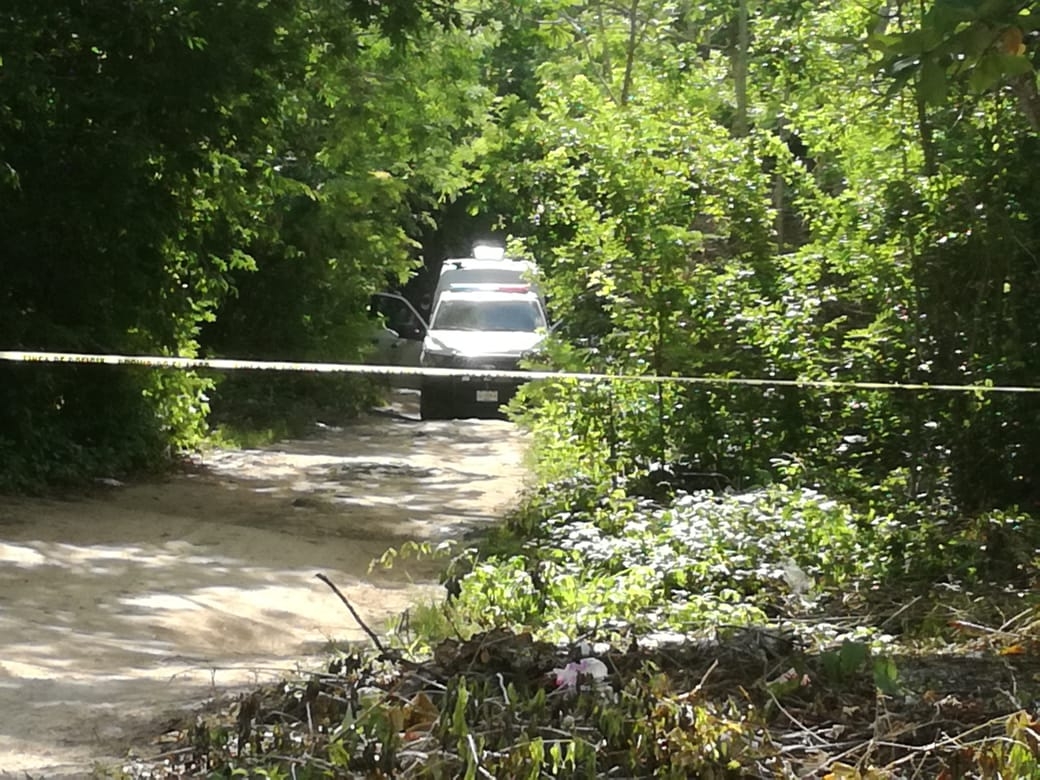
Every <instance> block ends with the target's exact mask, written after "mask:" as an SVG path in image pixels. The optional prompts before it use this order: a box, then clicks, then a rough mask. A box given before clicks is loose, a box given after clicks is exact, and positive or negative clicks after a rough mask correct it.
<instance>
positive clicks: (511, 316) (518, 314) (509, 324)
mask: <svg viewBox="0 0 1040 780" xmlns="http://www.w3.org/2000/svg"><path fill="white" fill-rule="evenodd" d="M430 327H431V328H433V329H434V330H501V331H504V330H512V331H524V332H527V333H533V332H534V331H536V330H537V329H538V328H543V327H545V318H544V317H543V316H542V310H541V307H540V306H539V305H538V303H537V302H536V301H533V300H531V299H529V298H521V299H519V300H516V301H504V300H492V301H463V300H459V299H454V300H442V301H441V304H440V306H438V307H437V311H436V312H435V313H434V315H433V322H432V323H431V324H430Z"/></svg>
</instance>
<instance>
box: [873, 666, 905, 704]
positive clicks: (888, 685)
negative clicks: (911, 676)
mask: <svg viewBox="0 0 1040 780" xmlns="http://www.w3.org/2000/svg"><path fill="white" fill-rule="evenodd" d="M874 685H876V686H877V689H878V690H879V691H881V692H882V693H885V694H888V695H889V696H894V695H895V694H897V693H899V690H900V688H899V670H898V669H897V668H896V662H895V661H893V660H892V659H891V658H878V659H876V660H875V661H874Z"/></svg>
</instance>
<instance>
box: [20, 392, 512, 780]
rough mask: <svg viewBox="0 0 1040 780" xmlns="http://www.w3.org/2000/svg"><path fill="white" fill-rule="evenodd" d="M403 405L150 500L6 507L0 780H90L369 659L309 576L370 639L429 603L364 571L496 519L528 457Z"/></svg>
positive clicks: (240, 456)
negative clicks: (220, 712) (336, 647)
mask: <svg viewBox="0 0 1040 780" xmlns="http://www.w3.org/2000/svg"><path fill="white" fill-rule="evenodd" d="M398 400H399V401H400V403H397V404H395V406H394V407H393V408H392V409H388V410H383V411H382V412H381V413H377V414H373V415H372V416H370V417H368V418H366V419H364V420H362V421H360V422H359V423H358V424H356V425H352V426H350V427H347V428H344V429H335V428H326V429H324V430H322V431H321V432H320V434H319V435H318V436H316V437H315V438H313V439H308V440H305V441H293V442H285V443H282V444H279V445H277V446H274V447H270V448H266V449H263V450H249V451H222V452H214V453H211V454H209V455H207V456H205V457H204V458H203V459H202V460H201V461H200V462H199V463H198V465H197V468H194V469H191V470H189V471H187V472H185V473H184V474H179V475H177V476H174V477H172V478H169V479H167V480H165V481H162V482H155V483H149V484H134V485H122V486H107V487H104V488H103V489H99V492H98V494H97V495H95V496H91V497H89V498H86V499H82V498H81V499H77V500H71V501H56V500H46V501H45V500H25V499H17V500H15V499H0V778H4V779H5V780H7V778H14V777H19V778H22V777H24V776H25V773H26V772H28V773H29V774H30V775H31V776H32V777H33V778H39V777H46V778H51V777H86V776H89V775H90V772H91V770H92V767H93V766H94V764H95V762H100V763H101V764H102V765H105V764H111V763H116V764H118V761H119V760H120V758H121V757H123V756H125V755H126V753H127V750H129V749H131V748H136V749H137V750H144V751H147V744H146V743H147V740H148V739H149V738H150V737H152V736H155V735H156V734H157V733H158V730H161V725H159V724H161V723H162V721H163V719H164V718H165V717H168V716H171V715H172V714H173V713H177V712H184V711H185V710H186V709H190V708H191V707H193V706H195V705H197V704H198V703H199V702H201V701H202V700H204V699H206V698H208V697H211V696H213V695H215V694H218V693H221V692H224V691H227V690H229V689H233V688H235V687H236V686H244V685H251V684H254V683H256V682H258V681H264V680H269V679H275V678H278V677H280V676H281V674H282V673H283V672H286V671H289V672H291V671H294V670H297V669H298V668H300V666H303V667H304V668H308V667H310V666H317V665H320V662H321V659H322V658H323V657H324V655H323V653H324V652H325V651H327V650H328V649H329V648H330V647H331V646H332V644H331V643H334V642H345V641H353V640H360V639H363V638H364V635H363V634H362V633H361V631H360V629H359V628H358V626H357V625H356V624H355V623H354V622H353V620H352V619H351V616H350V614H349V613H348V612H347V610H346V609H345V608H344V607H343V605H342V604H341V603H340V602H339V601H338V600H337V599H336V597H335V595H334V594H333V593H332V592H331V591H330V590H329V589H328V588H327V587H326V586H325V585H324V584H322V583H321V582H320V581H318V580H317V579H315V576H314V575H315V574H316V573H318V572H323V573H325V574H327V575H328V576H329V577H330V578H331V579H332V580H333V581H334V582H336V583H337V584H338V585H339V587H340V588H341V590H343V592H344V594H345V595H346V596H347V598H348V599H350V601H351V602H352V603H353V604H354V606H355V607H357V609H358V610H359V612H360V613H361V615H362V617H363V618H364V620H365V621H366V622H367V623H368V624H369V625H372V626H373V627H376V628H378V627H379V626H380V625H381V624H382V623H383V622H384V621H385V620H386V618H387V617H389V616H391V615H395V614H399V613H400V612H402V611H404V610H405V609H406V608H407V607H408V606H410V605H412V604H414V603H416V602H418V601H422V600H428V599H430V598H434V597H437V596H439V595H440V594H441V593H442V592H443V591H442V590H441V588H440V587H439V586H438V585H436V582H435V580H434V579H433V576H434V572H433V569H432V568H431V566H430V565H429V564H425V565H424V564H413V565H411V566H408V565H407V564H399V565H397V566H395V567H394V568H393V569H392V570H390V571H389V572H385V571H377V572H375V573H373V574H369V573H368V565H369V562H370V561H371V560H372V559H373V558H375V557H377V556H379V555H381V554H382V553H383V552H384V551H385V550H386V549H387V548H388V547H393V546H399V545H400V544H401V543H402V542H404V541H406V540H408V539H430V540H439V539H445V538H453V537H458V536H460V535H462V534H463V533H464V532H465V531H466V530H468V529H470V528H473V527H478V526H481V525H485V524H487V523H488V522H491V521H493V520H494V519H495V518H497V517H498V516H500V514H501V512H502V510H503V509H504V508H506V507H507V506H508V505H509V504H510V503H511V502H512V500H513V499H514V498H515V496H516V494H517V492H518V490H519V489H520V486H521V481H522V474H523V471H522V464H521V458H522V446H521V437H520V435H519V434H518V433H517V432H516V430H515V429H514V428H513V427H512V426H511V425H509V424H508V423H505V422H501V421H493V420H482V421H477V420H453V421H443V422H419V421H418V419H417V415H416V406H417V405H416V403H415V401H416V400H417V398H416V397H415V396H399V397H398Z"/></svg>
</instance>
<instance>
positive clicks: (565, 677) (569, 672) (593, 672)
mask: <svg viewBox="0 0 1040 780" xmlns="http://www.w3.org/2000/svg"><path fill="white" fill-rule="evenodd" d="M553 673H554V674H555V675H556V687H557V688H576V687H577V685H578V678H579V677H580V676H581V675H585V676H587V677H589V678H591V679H592V681H593V682H595V683H598V682H600V681H601V680H605V679H606V677H607V665H606V664H605V663H603V662H602V661H601V660H599V659H598V658H582V659H581V660H580V661H575V662H571V663H569V664H567V665H566V666H565V667H563V668H562V669H553Z"/></svg>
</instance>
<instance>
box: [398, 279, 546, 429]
mask: <svg viewBox="0 0 1040 780" xmlns="http://www.w3.org/2000/svg"><path fill="white" fill-rule="evenodd" d="M545 333H546V315H545V307H544V304H543V303H542V299H541V297H540V296H539V295H538V293H536V292H534V291H532V290H531V289H530V288H529V287H520V286H516V285H495V284H487V283H483V284H465V285H464V284H457V285H456V286H453V288H452V289H448V290H445V291H443V292H442V293H441V294H440V296H439V297H438V299H437V303H436V306H435V308H434V310H433V315H432V316H431V318H430V326H429V328H428V330H427V332H426V338H425V339H424V340H423V346H422V353H421V355H420V358H419V364H420V365H421V366H423V367H424V368H461V369H472V370H474V371H480V370H489V369H490V370H500V371H517V370H518V369H519V363H520V359H521V358H522V357H523V356H524V355H525V354H527V353H529V352H531V351H532V350H534V349H536V348H537V347H538V345H539V344H540V343H541V342H542V340H543V339H544V338H545ZM521 384H522V382H519V381H517V380H515V379H496V378H481V377H479V376H473V377H454V376H452V377H429V376H427V377H423V378H422V399H421V406H420V408H421V413H422V417H423V419H435V418H441V417H453V416H457V415H459V414H461V413H463V410H467V411H472V412H481V411H487V412H495V411H497V409H498V407H499V406H500V405H501V404H503V403H505V402H506V401H508V400H509V399H510V398H511V397H512V396H513V395H514V394H515V393H516V390H517V388H518V387H519V386H520V385H521Z"/></svg>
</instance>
